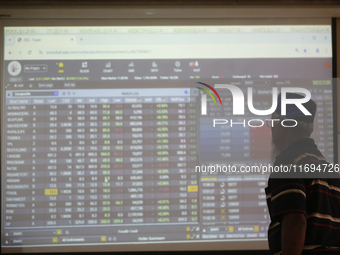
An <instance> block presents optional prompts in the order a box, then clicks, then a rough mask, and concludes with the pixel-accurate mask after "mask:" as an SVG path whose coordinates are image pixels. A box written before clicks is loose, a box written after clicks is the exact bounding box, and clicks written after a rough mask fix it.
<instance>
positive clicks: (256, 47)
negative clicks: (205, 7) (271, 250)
mask: <svg viewBox="0 0 340 255" xmlns="http://www.w3.org/2000/svg"><path fill="white" fill-rule="evenodd" d="M331 46H332V45H331V26H330V25H275V26H274V25H273V26H269V25H268V26H257V25H254V26H246V25H242V26H217V25H210V26H102V27H98V26H96V27H84V26H58V27H54V26H53V27H52V26H51V27H43V26H26V27H18V26H16V27H10V26H5V27H4V52H3V53H4V54H3V56H4V59H3V60H2V61H3V68H2V83H1V85H2V90H1V96H2V97H1V116H2V119H1V131H2V132H1V150H2V151H1V159H2V160H1V164H2V165H1V180H2V185H1V187H2V190H1V206H2V207H1V215H2V216H1V217H2V218H1V222H2V224H1V228H2V229H1V247H2V249H3V251H6V252H11V251H15V252H23V251H33V250H34V249H35V250H34V251H36V250H37V249H38V250H39V251H99V250H101V251H110V250H111V251H112V250H115V251H134V250H196V249H210V250H212V249H225V250H227V249H266V248H267V229H268V224H269V216H268V211H267V205H266V201H265V192H264V188H265V187H266V185H267V178H268V175H256V176H252V175H249V174H247V175H244V174H232V175H230V174H229V175H228V174H223V173H213V174H208V173H198V172H197V171H195V166H202V165H215V164H227V165H231V166H239V165H251V164H252V165H260V164H262V163H269V162H270V150H271V145H270V138H271V134H270V132H269V128H268V127H263V128H262V127H261V128H251V127H249V126H248V127H245V128H243V127H239V126H236V127H230V126H227V125H216V127H213V125H212V123H213V119H217V118H218V119H227V118H228V119H230V118H231V117H232V112H233V109H232V100H231V95H230V93H229V94H228V91H227V90H225V92H223V91H222V93H220V96H221V98H222V102H223V106H220V105H219V102H218V101H217V104H216V105H215V104H214V102H213V101H212V99H211V98H210V96H206V95H205V94H204V96H202V98H204V100H206V105H205V106H204V107H203V108H204V109H203V108H202V110H201V92H202V91H198V90H197V89H196V87H198V86H199V84H197V82H201V81H203V80H207V79H210V81H212V80H215V81H216V82H215V84H218V83H220V84H222V83H226V82H228V84H233V85H234V86H237V87H239V88H240V89H242V90H243V91H246V90H244V89H246V88H247V87H248V86H251V87H252V88H253V89H252V100H253V101H252V105H253V108H255V109H258V110H259V109H266V108H265V107H270V106H271V102H272V101H271V100H272V96H271V94H270V93H271V92H270V93H269V92H268V91H272V87H284V86H291V87H294V86H297V85H296V84H294V82H295V81H296V80H297V79H302V80H303V81H302V84H303V87H305V88H307V89H308V90H310V91H311V95H312V98H313V99H314V100H315V101H316V102H317V104H318V114H319V115H317V118H316V121H317V122H316V123H317V124H316V126H315V131H314V133H313V135H314V136H313V138H314V139H315V140H316V142H317V144H318V145H319V148H320V150H321V151H322V153H323V154H324V155H325V156H326V158H327V159H328V160H330V161H332V159H333V156H334V155H333V144H332V140H331V139H329V138H330V137H332V136H333V129H332V123H333V116H332V114H328V113H332V111H333V110H332V100H331V98H332V86H331V83H330V80H331V78H332V70H331V68H330V63H332V47H331ZM210 85H212V86H213V85H214V84H210ZM301 86H302V85H301ZM301 86H300V84H299V86H298V87H301ZM201 87H202V86H201ZM202 88H204V89H207V88H206V87H202ZM280 91H281V90H280ZM202 93H204V92H202ZM263 107H264V108H263ZM245 109H246V110H245V113H244V116H242V118H246V119H247V120H248V119H258V117H254V115H253V114H252V113H251V112H249V111H248V108H245ZM267 109H268V108H267ZM201 111H202V112H204V113H205V114H204V115H201ZM236 120H237V118H235V121H236ZM131 244H133V245H131ZM174 244H176V245H175V246H174ZM212 244H214V245H215V244H217V246H213V245H212Z"/></svg>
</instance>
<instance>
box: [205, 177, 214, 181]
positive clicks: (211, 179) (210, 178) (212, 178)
mask: <svg viewBox="0 0 340 255" xmlns="http://www.w3.org/2000/svg"><path fill="white" fill-rule="evenodd" d="M216 180H217V178H216V177H203V178H202V181H216Z"/></svg>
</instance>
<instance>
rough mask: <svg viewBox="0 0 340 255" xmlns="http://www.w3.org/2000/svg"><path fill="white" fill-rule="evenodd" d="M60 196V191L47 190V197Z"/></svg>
mask: <svg viewBox="0 0 340 255" xmlns="http://www.w3.org/2000/svg"><path fill="white" fill-rule="evenodd" d="M55 195H58V189H45V196H55Z"/></svg>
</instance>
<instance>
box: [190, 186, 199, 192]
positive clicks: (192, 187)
mask: <svg viewBox="0 0 340 255" xmlns="http://www.w3.org/2000/svg"><path fill="white" fill-rule="evenodd" d="M197 191H198V186H197V185H191V186H188V192H197Z"/></svg>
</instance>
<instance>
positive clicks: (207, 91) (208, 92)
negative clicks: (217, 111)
mask: <svg viewBox="0 0 340 255" xmlns="http://www.w3.org/2000/svg"><path fill="white" fill-rule="evenodd" d="M197 83H198V84H201V85H204V86H206V87H207V88H209V89H211V90H212V91H213V92H214V93H215V95H216V96H217V98H218V100H220V104H221V105H222V100H221V98H220V95H219V94H218V93H217V91H216V90H215V89H214V88H213V87H211V86H210V85H208V84H206V83H203V82H197ZM196 88H198V89H200V90H203V91H204V92H206V93H207V94H208V95H209V96H210V97H211V98H212V100H213V101H214V103H215V105H217V103H216V100H215V98H214V96H213V95H212V94H211V92H210V91H209V90H206V89H204V88H201V87H196Z"/></svg>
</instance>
